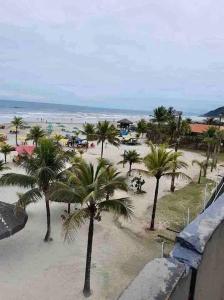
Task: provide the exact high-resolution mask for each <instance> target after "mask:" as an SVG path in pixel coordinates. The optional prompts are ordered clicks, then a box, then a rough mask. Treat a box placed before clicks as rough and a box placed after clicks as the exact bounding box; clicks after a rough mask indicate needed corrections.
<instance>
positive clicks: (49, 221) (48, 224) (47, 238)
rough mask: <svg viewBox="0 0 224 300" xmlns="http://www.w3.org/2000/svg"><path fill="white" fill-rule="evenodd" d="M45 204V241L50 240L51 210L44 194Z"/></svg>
mask: <svg viewBox="0 0 224 300" xmlns="http://www.w3.org/2000/svg"><path fill="white" fill-rule="evenodd" d="M45 204H46V213H47V232H46V235H45V238H44V241H45V242H50V241H52V238H51V212H50V201H49V199H48V197H47V196H46V194H45Z"/></svg>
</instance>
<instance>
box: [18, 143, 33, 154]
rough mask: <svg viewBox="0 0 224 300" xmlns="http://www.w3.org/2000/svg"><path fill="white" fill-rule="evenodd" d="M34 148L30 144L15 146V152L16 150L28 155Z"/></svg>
mask: <svg viewBox="0 0 224 300" xmlns="http://www.w3.org/2000/svg"><path fill="white" fill-rule="evenodd" d="M34 149H35V146H30V145H24V146H17V147H16V152H17V153H18V154H19V155H21V154H29V155H32V154H33V151H34Z"/></svg>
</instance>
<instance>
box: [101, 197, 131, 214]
mask: <svg viewBox="0 0 224 300" xmlns="http://www.w3.org/2000/svg"><path fill="white" fill-rule="evenodd" d="M98 209H99V210H100V211H102V210H109V211H110V212H113V213H114V214H115V215H118V216H123V217H124V218H126V219H130V218H131V217H132V216H133V205H132V204H131V200H130V199H129V198H128V197H123V198H119V199H110V200H105V201H102V202H100V203H99V204H98Z"/></svg>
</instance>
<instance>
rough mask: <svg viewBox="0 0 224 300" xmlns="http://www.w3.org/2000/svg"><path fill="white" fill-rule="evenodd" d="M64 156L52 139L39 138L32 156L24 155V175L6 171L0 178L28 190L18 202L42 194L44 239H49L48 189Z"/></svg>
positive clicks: (27, 202) (62, 163)
mask: <svg viewBox="0 0 224 300" xmlns="http://www.w3.org/2000/svg"><path fill="white" fill-rule="evenodd" d="M64 163H65V158H64V156H63V154H62V153H61V152H60V151H59V150H58V147H57V146H56V145H55V144H54V143H53V141H52V140H50V139H47V138H43V139H41V140H39V143H38V146H37V148H36V149H35V151H34V155H33V156H28V157H25V158H24V160H23V162H22V166H23V167H24V169H25V171H26V175H24V174H17V173H7V174H5V175H3V176H2V177H1V178H0V185H3V186H8V185H13V186H20V187H24V188H28V189H29V190H28V191H27V192H25V193H24V194H23V195H21V196H20V199H19V204H21V206H23V207H24V206H26V205H27V204H29V203H31V202H36V201H37V200H39V199H41V198H42V196H44V199H45V204H46V215H47V232H46V235H45V238H44V241H50V240H52V239H51V216H50V203H49V201H50V197H49V190H50V186H51V184H52V183H53V182H55V181H56V180H57V177H58V176H59V174H60V172H61V171H62V169H63V168H64Z"/></svg>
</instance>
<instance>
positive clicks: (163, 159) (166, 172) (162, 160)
mask: <svg viewBox="0 0 224 300" xmlns="http://www.w3.org/2000/svg"><path fill="white" fill-rule="evenodd" d="M150 148H151V152H150V153H149V154H148V155H146V156H145V158H144V164H145V167H146V169H147V170H139V171H140V172H142V173H144V174H146V175H148V176H154V177H155V178H156V188H155V194H154V201H153V209H152V217H151V225H150V230H154V223H155V215H156V205H157V200H158V192H159V182H160V179H161V177H163V176H166V177H171V176H172V175H173V169H174V164H175V170H176V171H175V173H174V174H175V177H180V176H181V177H183V178H187V179H190V177H189V176H187V175H186V174H185V173H183V172H179V171H177V170H179V169H181V168H186V167H187V164H186V163H185V162H184V161H182V160H180V158H181V156H182V153H181V152H173V151H168V150H167V149H166V147H165V146H164V145H160V146H158V147H157V146H155V145H153V144H150Z"/></svg>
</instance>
